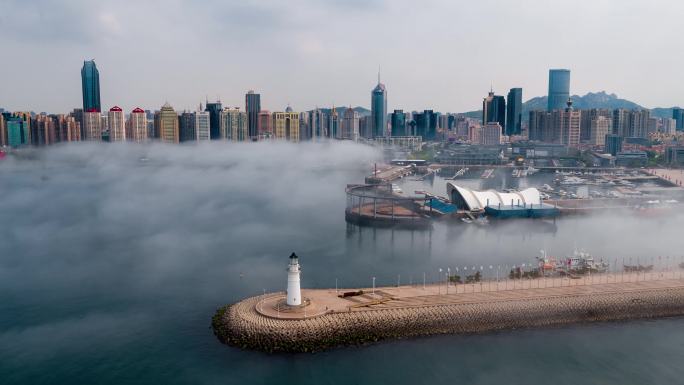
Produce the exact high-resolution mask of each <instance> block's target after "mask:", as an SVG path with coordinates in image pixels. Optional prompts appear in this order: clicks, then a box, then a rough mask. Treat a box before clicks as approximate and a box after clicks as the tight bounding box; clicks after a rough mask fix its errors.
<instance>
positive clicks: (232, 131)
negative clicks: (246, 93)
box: [221, 108, 249, 142]
mask: <svg viewBox="0 0 684 385" xmlns="http://www.w3.org/2000/svg"><path fill="white" fill-rule="evenodd" d="M247 120H248V119H247V113H246V112H240V109H239V108H226V109H224V110H223V112H222V113H221V135H222V136H223V138H225V139H226V140H232V141H233V142H242V141H245V140H248V139H249V130H248V127H247Z"/></svg>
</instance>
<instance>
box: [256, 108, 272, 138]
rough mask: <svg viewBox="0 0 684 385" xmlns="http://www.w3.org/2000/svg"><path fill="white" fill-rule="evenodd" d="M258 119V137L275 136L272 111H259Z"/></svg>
mask: <svg viewBox="0 0 684 385" xmlns="http://www.w3.org/2000/svg"><path fill="white" fill-rule="evenodd" d="M258 116H259V120H258V121H257V137H258V138H259V140H262V139H267V138H270V137H271V136H273V118H272V117H271V112H270V111H259V114H258Z"/></svg>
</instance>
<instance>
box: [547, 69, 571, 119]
mask: <svg viewBox="0 0 684 385" xmlns="http://www.w3.org/2000/svg"><path fill="white" fill-rule="evenodd" d="M569 98H570V70H566V69H552V70H549V95H548V104H547V110H548V111H552V110H562V109H564V108H565V103H566V102H567V101H568V99H569Z"/></svg>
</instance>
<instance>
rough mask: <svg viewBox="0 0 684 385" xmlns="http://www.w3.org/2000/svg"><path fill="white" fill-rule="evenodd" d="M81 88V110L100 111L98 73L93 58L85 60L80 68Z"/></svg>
mask: <svg viewBox="0 0 684 385" xmlns="http://www.w3.org/2000/svg"><path fill="white" fill-rule="evenodd" d="M81 88H82V91H83V111H85V112H94V111H97V112H100V111H102V109H101V108H100V73H99V72H98V70H97V67H96V66H95V61H94V60H86V61H84V62H83V68H81Z"/></svg>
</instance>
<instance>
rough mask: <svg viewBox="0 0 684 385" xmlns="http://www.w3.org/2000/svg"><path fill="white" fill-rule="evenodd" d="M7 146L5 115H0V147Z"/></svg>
mask: <svg viewBox="0 0 684 385" xmlns="http://www.w3.org/2000/svg"><path fill="white" fill-rule="evenodd" d="M4 146H7V125H6V124H5V113H4V112H3V113H0V147H4Z"/></svg>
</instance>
